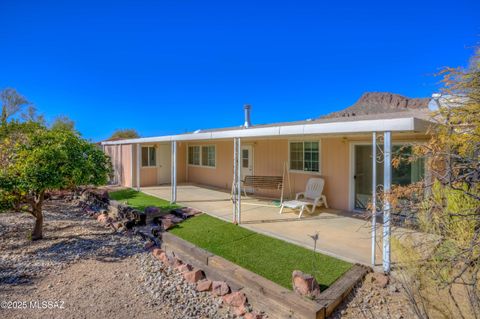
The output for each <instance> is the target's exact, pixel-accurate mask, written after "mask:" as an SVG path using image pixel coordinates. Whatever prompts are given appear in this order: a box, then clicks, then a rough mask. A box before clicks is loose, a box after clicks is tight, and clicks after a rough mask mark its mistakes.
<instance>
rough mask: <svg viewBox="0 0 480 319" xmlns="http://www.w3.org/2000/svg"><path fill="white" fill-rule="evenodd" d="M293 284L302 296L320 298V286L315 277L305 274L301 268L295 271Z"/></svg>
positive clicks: (294, 288)
mask: <svg viewBox="0 0 480 319" xmlns="http://www.w3.org/2000/svg"><path fill="white" fill-rule="evenodd" d="M292 285H293V290H294V291H295V292H296V293H297V294H299V295H300V296H304V297H309V298H318V297H319V295H320V286H319V285H318V282H317V280H316V279H315V277H313V276H312V275H309V274H304V273H303V272H301V271H300V270H294V271H293V273H292Z"/></svg>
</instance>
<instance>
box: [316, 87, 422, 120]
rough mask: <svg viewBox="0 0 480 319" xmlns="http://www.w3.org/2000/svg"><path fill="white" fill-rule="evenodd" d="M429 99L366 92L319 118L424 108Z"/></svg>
mask: <svg viewBox="0 0 480 319" xmlns="http://www.w3.org/2000/svg"><path fill="white" fill-rule="evenodd" d="M429 101H430V99H429V98H408V97H406V96H403V95H400V94H394V93H388V92H366V93H364V94H363V95H362V96H361V97H360V99H359V100H358V101H357V102H355V104H353V105H352V106H349V107H347V108H346V109H344V110H341V111H337V112H333V113H330V114H327V115H325V116H322V117H320V118H322V119H325V118H336V117H351V116H357V115H367V114H379V113H393V112H403V111H409V110H418V109H426V108H427V107H428V102H429Z"/></svg>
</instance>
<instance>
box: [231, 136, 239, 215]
mask: <svg viewBox="0 0 480 319" xmlns="http://www.w3.org/2000/svg"><path fill="white" fill-rule="evenodd" d="M237 193H238V191H237V138H236V137H235V138H234V139H233V182H232V200H233V205H232V214H233V216H232V222H233V223H234V224H236V223H237Z"/></svg>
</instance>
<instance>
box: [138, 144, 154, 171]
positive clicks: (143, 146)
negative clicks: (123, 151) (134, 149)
mask: <svg viewBox="0 0 480 319" xmlns="http://www.w3.org/2000/svg"><path fill="white" fill-rule="evenodd" d="M144 148H147V149H148V150H147V162H148V165H143V149H144ZM150 149H153V151H154V152H155V165H151V163H150ZM140 156H141V158H140V160H141V161H140V163H141V164H142V167H145V168H148V167H157V148H156V147H155V146H154V145H142V146H141V149H140Z"/></svg>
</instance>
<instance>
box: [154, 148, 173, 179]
mask: <svg viewBox="0 0 480 319" xmlns="http://www.w3.org/2000/svg"><path fill="white" fill-rule="evenodd" d="M157 150H158V151H157V158H158V163H157V182H158V184H168V183H170V182H171V181H170V177H171V172H172V170H171V166H170V165H171V162H172V157H171V154H172V153H171V151H172V150H171V146H170V144H160V145H159V147H158V148H157Z"/></svg>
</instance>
